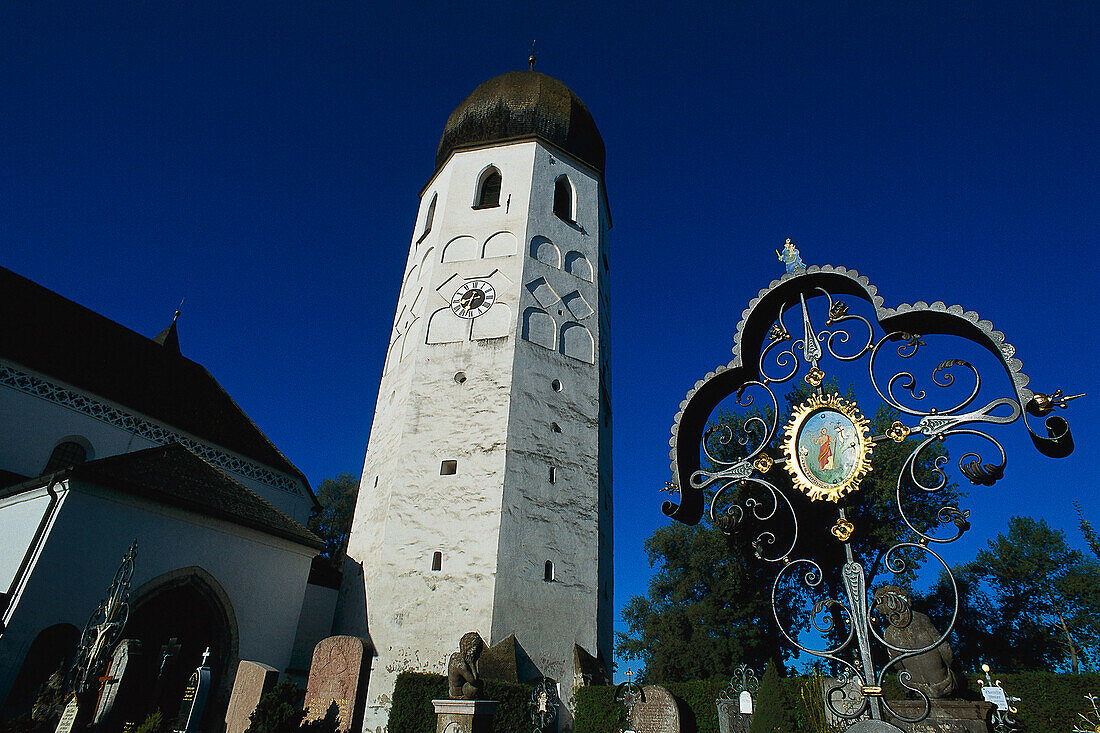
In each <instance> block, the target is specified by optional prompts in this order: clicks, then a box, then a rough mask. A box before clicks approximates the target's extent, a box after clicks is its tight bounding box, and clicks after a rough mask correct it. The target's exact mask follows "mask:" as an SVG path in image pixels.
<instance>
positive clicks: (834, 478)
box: [783, 393, 874, 501]
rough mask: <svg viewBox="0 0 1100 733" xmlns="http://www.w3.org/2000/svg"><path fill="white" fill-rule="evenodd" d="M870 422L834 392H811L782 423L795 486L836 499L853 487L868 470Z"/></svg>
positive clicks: (812, 495)
mask: <svg viewBox="0 0 1100 733" xmlns="http://www.w3.org/2000/svg"><path fill="white" fill-rule="evenodd" d="M873 449H874V443H873V442H872V441H871V435H870V423H869V421H868V420H867V419H866V418H864V417H863V415H861V414H860V412H859V407H858V406H857V405H856V404H855V403H854V402H849V401H848V400H845V399H844V398H843V397H841V396H840V395H838V394H835V393H830V394H826V395H818V394H814V395H811V396H810V398H809V399H808V400H807V401H806V402H805V403H803V404H802V405H800V406H798V407H797V408H795V410H794V413H793V414H792V415H791V419H790V422H788V423H787V425H786V426H785V428H784V437H783V456H784V458H785V459H786V462H785V463H784V468H786V469H787V472H788V473H789V474H790V475H791V479H792V482H793V484H794V486H795V488H797V489H798V490H799V491H801V492H802V493H804V494H806V495H807V496H809V497H810V499H812V500H814V501H817V500H818V499H823V500H825V501H838V500H839V499H840V497H842V496H844V495H845V494H847V493H849V492H852V491H856V490H857V489H858V488H859V482H860V481H862V480H863V477H864V476H866V475H867V472H868V471H870V470H871V452H872V450H873Z"/></svg>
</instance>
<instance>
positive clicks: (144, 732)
mask: <svg viewBox="0 0 1100 733" xmlns="http://www.w3.org/2000/svg"><path fill="white" fill-rule="evenodd" d="M163 731H164V715H162V714H161V712H160V711H159V710H154V711H153V712H151V713H149V715H148V716H146V718H145V720H143V721H141V724H140V725H139V726H138V727H137V728H134V733H162V732H163Z"/></svg>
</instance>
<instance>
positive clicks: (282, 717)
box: [246, 679, 305, 733]
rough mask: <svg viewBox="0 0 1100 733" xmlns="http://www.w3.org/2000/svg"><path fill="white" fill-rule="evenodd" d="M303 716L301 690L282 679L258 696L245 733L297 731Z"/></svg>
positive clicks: (291, 732)
mask: <svg viewBox="0 0 1100 733" xmlns="http://www.w3.org/2000/svg"><path fill="white" fill-rule="evenodd" d="M304 717H305V712H304V711H303V710H302V691H301V690H299V689H298V686H297V685H295V684H294V683H293V682H291V681H290V680H289V679H284V680H283V681H282V682H280V683H279V684H277V685H275V687H273V688H272V690H271V692H269V693H267V694H266V695H264V696H263V697H261V698H260V702H259V703H257V704H256V709H255V710H253V711H252V714H251V715H250V716H248V719H249V720H250V721H251V723H250V724H249V726H248V730H247V731H246V733H297V731H298V728H299V726H301V724H302V718H304Z"/></svg>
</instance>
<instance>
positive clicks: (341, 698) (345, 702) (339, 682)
mask: <svg viewBox="0 0 1100 733" xmlns="http://www.w3.org/2000/svg"><path fill="white" fill-rule="evenodd" d="M366 663H367V655H366V647H365V646H364V644H363V640H362V639H360V638H359V637H357V636H330V637H328V638H327V639H322V640H321V641H319V642H318V643H317V646H316V647H314V648H313V661H312V662H311V663H310V665H309V681H308V682H307V683H306V698H305V701H304V705H305V709H306V717H305V722H311V721H314V720H323V719H324V718H325V717H326V715H328V713H329V708H330V707H332V706H333V705H335V706H336V710H335V712H336V721H335V722H336V729H337V730H338V731H341V732H342V733H348V731H350V730H351V729H352V728H353V726H354V727H356V728H357V727H358V725H359V723H360V721H361V718H362V715H363V702H364V698H365V695H364V693H365V692H366V685H364V684H363V681H364V680H365V679H366Z"/></svg>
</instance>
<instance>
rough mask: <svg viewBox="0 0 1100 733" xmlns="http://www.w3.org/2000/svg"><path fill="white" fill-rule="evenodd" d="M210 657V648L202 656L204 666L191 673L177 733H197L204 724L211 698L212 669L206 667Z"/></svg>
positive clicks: (177, 719) (178, 719)
mask: <svg viewBox="0 0 1100 733" xmlns="http://www.w3.org/2000/svg"><path fill="white" fill-rule="evenodd" d="M209 656H210V648H209V647H207V649H206V651H205V652H203V654H202V665H201V666H200V667H199V668H198V669H196V670H195V671H194V672H192V673H191V677H190V679H188V680H187V687H185V688H184V690H183V699H182V700H181V701H180V712H179V716H178V717H177V718H176V728H175V729H176V733H197V731H198V729H199V724H200V723H202V713H203V711H204V710H205V709H206V699H207V698H208V697H209V696H210V678H211V675H210V668H209V667H207V666H206V660H207V658H208V657H209Z"/></svg>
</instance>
